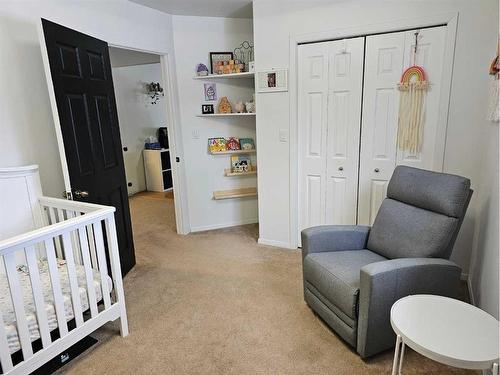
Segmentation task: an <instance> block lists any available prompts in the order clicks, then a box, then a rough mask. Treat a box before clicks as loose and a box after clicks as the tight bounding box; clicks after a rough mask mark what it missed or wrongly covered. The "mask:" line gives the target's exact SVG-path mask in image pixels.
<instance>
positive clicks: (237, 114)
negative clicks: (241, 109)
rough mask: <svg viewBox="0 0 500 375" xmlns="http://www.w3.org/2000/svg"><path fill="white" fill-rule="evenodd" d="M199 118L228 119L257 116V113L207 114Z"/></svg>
mask: <svg viewBox="0 0 500 375" xmlns="http://www.w3.org/2000/svg"><path fill="white" fill-rule="evenodd" d="M196 116H198V117H226V116H255V113H247V112H245V113H207V114H200V115H196Z"/></svg>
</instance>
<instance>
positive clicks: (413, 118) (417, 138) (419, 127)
mask: <svg viewBox="0 0 500 375" xmlns="http://www.w3.org/2000/svg"><path fill="white" fill-rule="evenodd" d="M428 87H429V84H428V82H427V81H426V75H425V72H424V69H423V68H422V67H420V66H417V65H413V66H410V67H409V68H408V69H406V70H405V71H404V73H403V75H402V77H401V81H400V83H399V84H398V89H399V91H400V93H401V94H400V98H399V120H398V148H399V149H400V150H404V151H409V152H411V153H413V154H416V153H418V152H420V149H421V147H422V133H423V126H424V109H425V94H426V92H427V88H428Z"/></svg>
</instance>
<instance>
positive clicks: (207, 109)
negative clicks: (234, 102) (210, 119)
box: [201, 104, 214, 115]
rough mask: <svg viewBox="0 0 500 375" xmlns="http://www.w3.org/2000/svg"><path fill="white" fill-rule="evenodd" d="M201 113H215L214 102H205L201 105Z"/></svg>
mask: <svg viewBox="0 0 500 375" xmlns="http://www.w3.org/2000/svg"><path fill="white" fill-rule="evenodd" d="M201 113H202V114H204V115H209V114H212V113H214V105H213V104H203V105H202V106H201Z"/></svg>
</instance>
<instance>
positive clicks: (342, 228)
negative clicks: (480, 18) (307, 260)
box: [301, 225, 370, 259]
mask: <svg viewBox="0 0 500 375" xmlns="http://www.w3.org/2000/svg"><path fill="white" fill-rule="evenodd" d="M369 232H370V227H366V226H361V225H322V226H318V227H312V228H307V229H304V230H303V231H302V233H301V236H302V259H303V258H304V257H305V256H306V255H307V254H311V253H319V252H323V251H343V250H358V249H364V248H365V247H366V241H367V239H368V233H369Z"/></svg>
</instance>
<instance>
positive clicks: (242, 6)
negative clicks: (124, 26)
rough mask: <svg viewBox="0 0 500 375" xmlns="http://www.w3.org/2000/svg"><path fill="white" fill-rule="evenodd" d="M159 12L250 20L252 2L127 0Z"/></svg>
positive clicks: (232, 0) (230, 0)
mask: <svg viewBox="0 0 500 375" xmlns="http://www.w3.org/2000/svg"><path fill="white" fill-rule="evenodd" d="M129 1H132V2H133V3H137V4H140V5H144V6H147V7H149V8H153V9H157V10H159V11H162V12H165V13H169V14H175V15H183V16H206V17H226V18H252V0H129Z"/></svg>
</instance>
